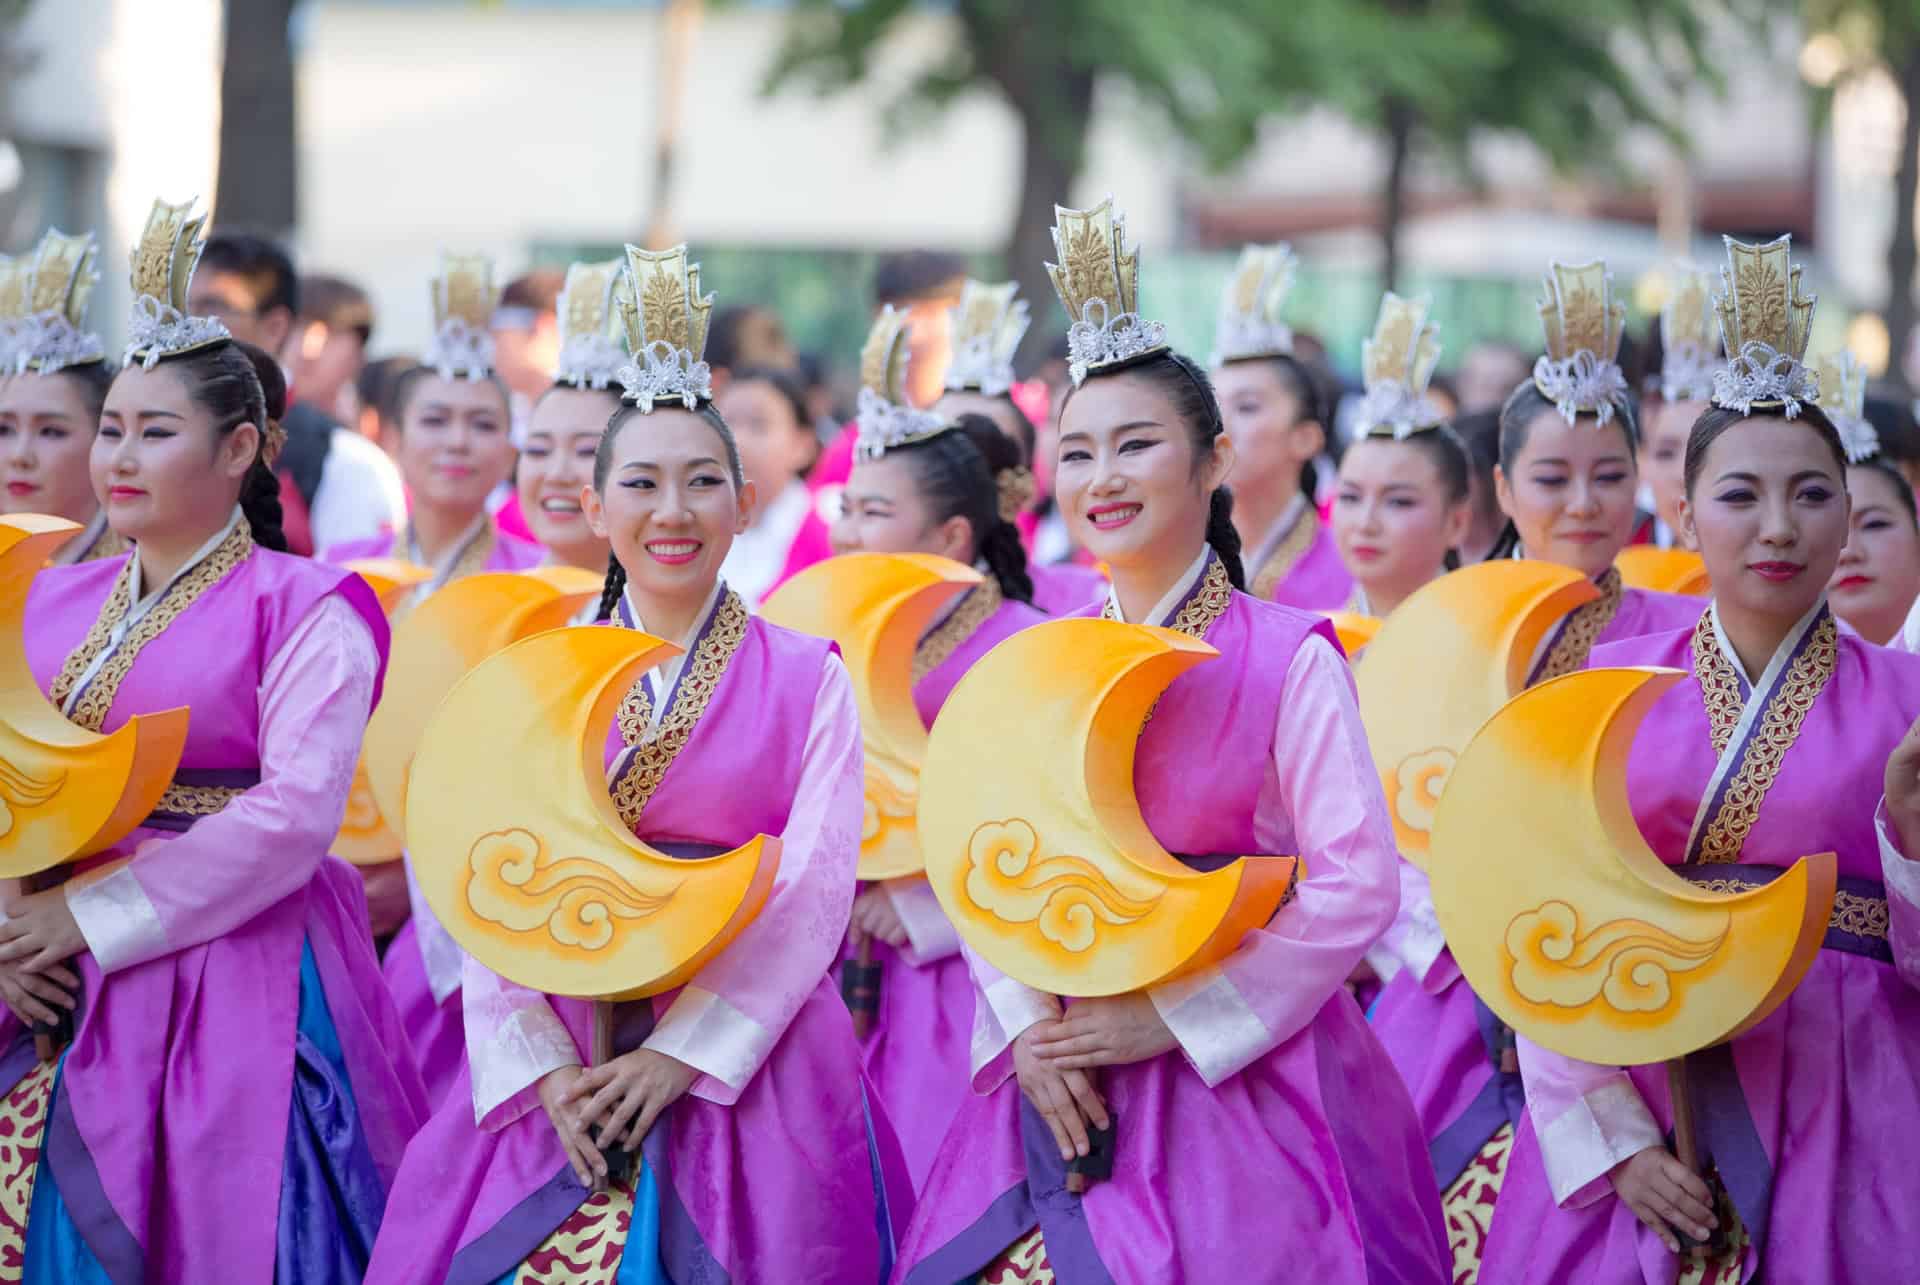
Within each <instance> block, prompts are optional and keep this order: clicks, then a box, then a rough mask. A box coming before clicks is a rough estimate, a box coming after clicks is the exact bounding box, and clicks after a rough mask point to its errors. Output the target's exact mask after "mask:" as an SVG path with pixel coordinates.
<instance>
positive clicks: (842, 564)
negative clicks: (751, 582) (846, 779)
mask: <svg viewBox="0 0 1920 1285" xmlns="http://www.w3.org/2000/svg"><path fill="white" fill-rule="evenodd" d="M981 579H982V577H981V575H980V573H979V572H978V571H975V570H974V569H973V568H972V567H969V566H965V565H963V564H961V563H958V562H955V561H953V560H952V559H951V558H942V557H938V556H936V555H934V554H928V553H848V554H843V555H841V556H840V557H837V558H829V559H827V560H826V561H825V562H816V563H814V564H813V565H812V566H810V567H808V568H807V569H806V570H804V571H802V572H801V573H800V574H798V575H796V576H794V577H793V578H792V579H791V580H789V581H787V582H786V583H785V584H783V585H781V586H780V587H779V588H778V589H776V590H774V591H773V593H772V594H771V595H770V596H769V597H768V598H767V600H766V601H765V602H764V603H762V604H761V607H760V614H761V616H762V617H763V618H765V619H766V620H769V621H771V622H772V623H774V624H776V625H784V626H785V627H786V628H788V629H797V630H799V631H800V632H801V633H806V634H812V635H814V636H815V637H816V638H830V639H832V640H833V641H834V642H835V643H837V644H839V647H840V657H841V659H842V660H844V661H845V662H846V665H847V676H848V677H849V678H850V679H851V680H852V682H853V694H854V698H855V700H856V701H857V702H858V704H859V707H860V736H861V742H862V745H863V748H864V749H865V750H866V781H865V784H866V796H867V808H866V819H865V823H864V825H863V827H862V830H861V835H860V865H859V870H858V872H857V873H858V874H859V877H860V878H862V879H896V878H899V877H900V876H902V875H911V874H918V873H920V871H921V869H922V868H923V863H922V862H921V859H920V838H919V835H918V834H917V833H916V831H915V827H914V803H915V800H916V798H917V797H918V795H919V793H920V764H921V762H922V761H923V760H924V759H925V757H926V753H927V729H926V726H925V725H924V724H923V723H921V721H920V714H919V711H918V710H917V709H915V707H914V704H913V654H914V651H915V649H916V648H917V647H918V646H919V644H920V636H921V635H922V634H924V633H925V632H926V630H927V626H928V625H929V624H930V623H932V621H933V618H934V616H935V615H936V614H937V613H938V612H939V610H940V608H942V607H944V606H945V605H946V604H948V603H950V602H952V601H953V600H954V599H955V598H957V597H959V596H960V595H961V594H962V593H965V592H966V591H967V590H968V589H970V588H972V587H973V586H974V585H977V584H979V583H980V582H981Z"/></svg>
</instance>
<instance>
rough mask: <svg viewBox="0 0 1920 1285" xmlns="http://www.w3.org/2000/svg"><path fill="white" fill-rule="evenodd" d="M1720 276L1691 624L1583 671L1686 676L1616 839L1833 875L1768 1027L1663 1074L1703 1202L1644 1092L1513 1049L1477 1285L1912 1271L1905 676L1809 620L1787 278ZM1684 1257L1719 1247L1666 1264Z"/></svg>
mask: <svg viewBox="0 0 1920 1285" xmlns="http://www.w3.org/2000/svg"><path fill="white" fill-rule="evenodd" d="M1733 249H1734V250H1735V251H1736V252H1739V254H1738V257H1748V258H1750V262H1751V266H1750V268H1749V269H1747V270H1742V271H1741V272H1739V273H1738V274H1737V275H1735V276H1734V277H1733V278H1732V279H1733V280H1735V281H1737V282H1738V283H1739V286H1738V293H1737V294H1736V295H1735V299H1736V300H1737V304H1735V305H1733V306H1735V307H1737V313H1736V314H1735V316H1736V320H1735V321H1734V322H1733V325H1732V326H1730V327H1729V328H1730V330H1731V331H1732V333H1730V334H1729V335H1728V348H1729V349H1730V350H1731V351H1732V352H1734V353H1735V355H1736V358H1735V362H1734V364H1733V366H1732V368H1731V369H1730V370H1729V371H1728V372H1726V373H1725V374H1723V375H1722V376H1721V378H1719V379H1718V380H1716V381H1715V385H1714V398H1713V402H1714V404H1713V409H1711V410H1709V411H1708V412H1707V413H1706V414H1705V415H1703V416H1701V418H1700V420H1699V422H1697V423H1696V424H1695V425H1694V427H1693V432H1692V434H1691V436H1690V437H1689V438H1688V441H1687V452H1686V477H1685V488H1686V489H1685V502H1684V505H1683V507H1682V508H1681V509H1680V511H1679V517H1680V521H1681V525H1682V530H1683V533H1684V534H1685V535H1686V536H1688V537H1689V541H1690V543H1691V544H1692V545H1693V546H1694V547H1696V548H1698V549H1699V550H1700V553H1701V556H1702V557H1704V558H1705V559H1706V563H1707V569H1708V571H1709V572H1710V573H1711V575H1712V578H1713V586H1714V599H1713V604H1712V607H1711V609H1710V610H1708V611H1707V612H1706V613H1705V614H1704V615H1702V616H1701V618H1700V619H1699V620H1698V621H1697V622H1696V623H1695V624H1694V625H1693V626H1691V627H1688V628H1684V629H1678V630H1672V631H1666V632H1661V633H1656V634H1649V635H1646V636H1644V637H1640V638H1636V639H1631V640H1628V641H1624V642H1620V643H1615V644H1613V645H1611V646H1607V647H1601V648H1597V649H1596V650H1595V652H1594V654H1593V656H1592V658H1591V661H1590V663H1591V664H1593V665H1609V666H1612V665H1662V666H1670V667H1672V668H1676V669H1680V670H1683V671H1685V672H1686V673H1687V675H1688V677H1687V678H1686V679H1685V680H1683V681H1682V682H1680V683H1679V684H1678V685H1676V686H1675V687H1674V688H1672V689H1671V690H1670V691H1668V692H1667V693H1666V694H1665V695H1664V696H1662V697H1661V698H1660V700H1659V701H1658V702H1657V703H1656V704H1655V705H1654V706H1653V708H1652V710H1651V711H1650V712H1649V713H1648V715H1647V718H1646V721H1645V722H1644V723H1643V724H1642V725H1641V727H1640V729H1639V732H1638V734H1637V735H1636V737H1635V739H1634V745H1633V749H1632V752H1631V754H1630V756H1629V758H1628V763H1627V794H1628V798H1629V801H1630V802H1631V804H1632V807H1633V815H1634V820H1635V821H1636V822H1637V823H1638V825H1639V828H1640V832H1641V834H1642V835H1643V836H1644V837H1645V839H1646V841H1647V843H1648V845H1649V846H1650V847H1651V848H1652V849H1653V851H1654V853H1655V854H1656V855H1657V856H1659V857H1660V859H1661V860H1662V861H1664V862H1666V863H1667V864H1668V865H1670V866H1672V867H1674V869H1675V870H1676V872H1677V873H1679V874H1681V875H1682V876H1684V877H1685V878H1687V879H1689V880H1691V881H1693V882H1696V883H1700V884H1703V885H1705V886H1708V887H1715V888H1745V887H1753V886H1757V885H1760V884H1764V883H1766V882H1768V881H1769V880H1771V879H1772V878H1774V877H1775V876H1777V875H1779V874H1780V873H1781V872H1782V871H1783V870H1784V869H1785V868H1786V867H1787V866H1789V865H1791V864H1792V863H1793V862H1794V861H1796V860H1797V859H1798V858H1800V857H1801V856H1804V855H1807V854H1810V853H1817V852H1829V851H1830V852H1833V853H1834V854H1835V855H1836V856H1837V857H1838V861H1839V875H1840V879H1839V893H1838V896H1837V898H1836V900H1835V903H1834V910H1833V915H1832V918H1831V920H1830V922H1829V925H1828V929H1827V933H1826V938H1825V941H1824V943H1823V948H1822V949H1821V950H1820V951H1819V953H1818V955H1817V957H1816V958H1815V960H1814V962H1813V966H1812V968H1811V970H1810V971H1809V972H1808V973H1807V975H1806V976H1805V978H1804V979H1802V981H1801V982H1800V984H1799V986H1798V987H1797V988H1796V989H1795V990H1794V991H1793V992H1792V994H1791V995H1789V996H1788V997H1787V999H1786V1001H1785V1002H1784V1003H1782V1004H1781V1005H1780V1006H1779V1007H1778V1008H1777V1009H1775V1010H1774V1011H1773V1012H1772V1014H1770V1015H1769V1016H1768V1017H1767V1018H1766V1019H1764V1020H1763V1021H1761V1022H1760V1023H1759V1024H1758V1025H1757V1026H1755V1027H1754V1028H1753V1029H1751V1030H1749V1031H1747V1032H1745V1033H1744V1034H1742V1035H1740V1036H1738V1037H1736V1038H1735V1039H1733V1040H1732V1041H1730V1042H1728V1043H1726V1044H1722V1045H1718V1046H1716V1047H1714V1048H1711V1049H1707V1050H1705V1051H1704V1052H1702V1053H1699V1054H1695V1055H1691V1056H1689V1057H1688V1059H1687V1065H1688V1074H1689V1076H1690V1077H1691V1078H1690V1088H1689V1092H1690V1096H1691V1097H1692V1099H1693V1102H1694V1108H1695V1113H1696V1120H1697V1128H1696V1135H1697V1137H1698V1138H1699V1140H1700V1145H1701V1150H1702V1160H1703V1163H1704V1164H1705V1165H1706V1166H1707V1167H1708V1168H1709V1170H1710V1173H1711V1179H1709V1178H1703V1177H1702V1176H1701V1174H1698V1173H1695V1172H1693V1171H1691V1170H1689V1169H1687V1168H1686V1167H1684V1166H1683V1165H1681V1164H1680V1162H1679V1161H1678V1160H1676V1159H1675V1158H1674V1155H1673V1151H1672V1148H1671V1143H1670V1141H1669V1139H1670V1137H1671V1134H1670V1132H1669V1131H1670V1129H1671V1127H1672V1117H1671V1112H1670V1105H1669V1101H1668V1096H1667V1078H1666V1070H1665V1068H1664V1066H1652V1067H1645V1066H1635V1067H1627V1068H1621V1067H1616V1066H1594V1065H1591V1064H1588V1063H1584V1062H1576V1061H1574V1060H1572V1059H1569V1058H1565V1057H1561V1056H1558V1055H1555V1054H1551V1053H1548V1052H1546V1051H1545V1050H1543V1049H1540V1048H1538V1047H1536V1046H1534V1045H1532V1044H1530V1043H1529V1042H1527V1041H1525V1040H1522V1041H1521V1042H1520V1048H1519V1053H1520V1066H1521V1072H1522V1074H1523V1075H1524V1077H1525V1079H1526V1088H1527V1114H1528V1116H1529V1117H1530V1127H1528V1128H1525V1129H1522V1130H1521V1131H1520V1135H1519V1139H1518V1141H1517V1143H1516V1145H1515V1147H1514V1151H1513V1156H1512V1160H1511V1165H1510V1168H1509V1172H1508V1175H1507V1181H1506V1186H1505V1189H1504V1190H1503V1191H1502V1193H1501V1202H1500V1216H1499V1218H1498V1219H1497V1220H1496V1221H1495V1223H1494V1227H1493V1236H1492V1238H1491V1240H1490V1241H1489V1243H1488V1246H1487V1253H1486V1259H1485V1262H1484V1265H1483V1267H1482V1271H1481V1279H1482V1280H1484V1281H1497V1282H1531V1281H1538V1280H1571V1279H1576V1278H1577V1279H1579V1280H1582V1281H1593V1282H1596V1283H1597V1285H1616V1283H1617V1285H1640V1283H1641V1282H1646V1283H1647V1285H1652V1283H1653V1282H1660V1283H1661V1285H1666V1283H1667V1282H1671V1281H1673V1280H1675V1278H1676V1276H1678V1278H1679V1280H1681V1281H1682V1282H1688V1283H1689V1285H1691V1282H1696V1281H1701V1282H1727V1283H1731V1282H1738V1281H1752V1280H1770V1281H1836V1282H1837V1281H1880V1280H1890V1279H1895V1278H1897V1277H1898V1276H1900V1275H1901V1274H1902V1272H1903V1270H1904V1269H1903V1268H1902V1267H1901V1266H1900V1265H1898V1264H1899V1262H1901V1261H1903V1260H1900V1259H1899V1257H1898V1256H1899V1255H1901V1254H1902V1253H1904V1252H1905V1251H1906V1249H1907V1248H1908V1247H1910V1246H1913V1245H1916V1244H1920V1170H1917V1169H1916V1168H1915V1166H1914V1165H1913V1162H1912V1154H1911V1152H1910V1150H1909V1148H1908V1143H1909V1142H1910V1141H1911V1140H1912V1139H1913V1138H1914V1137H1915V1136H1916V1133H1917V1132H1920V1078H1917V1077H1916V1074H1915V1071H1914V1068H1915V1067H1916V1066H1920V994H1917V993H1916V991H1915V986H1916V985H1920V935H1916V933H1920V864H1917V863H1915V862H1914V861H1913V860H1911V859H1910V854H1915V853H1920V729H1917V730H1909V729H1910V725H1911V724H1912V722H1913V720H1914V719H1915V717H1916V716H1920V660H1916V659H1915V658H1913V657H1911V656H1907V655H1905V654H1902V653H1898V652H1893V651H1888V650H1886V649H1883V648H1880V647H1875V646H1873V645H1871V644H1869V643H1866V642H1863V641H1862V640H1861V639H1860V638H1858V637H1857V636H1855V635H1853V634H1850V633H1848V632H1847V631H1845V630H1843V629H1841V628H1839V627H1838V625H1837V624H1836V622H1835V620H1834V617H1833V614H1832V612H1831V610H1830V609H1829V608H1828V605H1827V602H1826V594H1825V588H1826V585H1827V582H1828V577H1829V576H1830V575H1831V574H1832V572H1833V568H1834V566H1835V564H1836V563H1837V561H1838V559H1839V557H1840V551H1841V548H1842V546H1843V545H1844V544H1845V543H1846V539H1847V511H1848V499H1847V489H1846V469H1847V456H1846V452H1845V450H1844V448H1843V447H1842V444H1841V440H1840V438H1839V436H1838V434H1837V433H1836V432H1835V429H1834V426H1833V423H1832V421H1831V420H1830V419H1829V417H1828V416H1827V414H1826V413H1825V412H1824V411H1823V410H1822V409H1821V408H1820V407H1819V406H1818V405H1816V404H1814V402H1813V390H1812V387H1811V383H1812V381H1811V380H1810V379H1809V378H1808V372H1807V370H1806V368H1805V367H1804V366H1802V365H1801V364H1800V357H1801V347H1802V345H1804V343H1805V333H1806V332H1805V321H1804V320H1803V319H1802V318H1801V314H1806V315H1808V316H1810V314H1811V312H1812V301H1811V300H1809V299H1804V298H1801V297H1800V295H1799V291H1798V283H1797V275H1798V273H1797V270H1794V272H1793V277H1792V279H1791V284H1790V283H1789V281H1790V279H1789V276H1788V269H1787V247H1786V244H1785V241H1784V239H1783V240H1782V241H1780V242H1775V243H1773V244H1772V245H1770V246H1765V247H1745V246H1738V245H1735V246H1734V247H1733ZM1736 261H1737V260H1736ZM1769 281H1771V283H1772V284H1773V285H1774V287H1776V289H1777V291H1778V293H1777V295H1776V296H1775V297H1776V298H1779V299H1782V300H1784V301H1786V306H1785V307H1779V308H1777V309H1768V308H1763V307H1761V306H1758V305H1759V304H1761V303H1763V302H1764V299H1760V298H1756V297H1755V296H1754V295H1753V294H1752V293H1750V291H1757V290H1761V289H1763V288H1764V287H1765V286H1766V285H1767V284H1768V282H1769ZM1722 315H1723V321H1724V320H1725V319H1726V316H1727V314H1726V311H1725V310H1724V309H1723V313H1722ZM1769 316H1772V317H1775V318H1779V319H1781V320H1782V321H1784V319H1785V318H1786V317H1788V316H1792V317H1794V318H1795V320H1794V321H1793V322H1792V323H1790V324H1791V329H1789V328H1788V326H1787V325H1784V324H1782V325H1774V326H1771V327H1769V326H1768V319H1769ZM1735 327H1737V328H1735ZM1796 331H1797V334H1796V333H1795V332H1796ZM1759 344H1764V345H1765V347H1766V353H1765V354H1764V356H1758V355H1756V353H1757V348H1756V347H1754V346H1756V345H1759ZM1883 788H1884V796H1883V793H1882V792H1883ZM1681 1235H1686V1236H1689V1237H1692V1238H1696V1239H1700V1240H1706V1239H1707V1238H1708V1237H1710V1236H1714V1237H1716V1238H1717V1239H1718V1240H1721V1241H1724V1242H1725V1243H1724V1244H1715V1245H1713V1246H1712V1247H1710V1248H1709V1249H1708V1250H1707V1251H1706V1252H1705V1253H1704V1254H1703V1255H1702V1254H1679V1253H1677V1250H1678V1248H1679V1237H1680V1236H1681Z"/></svg>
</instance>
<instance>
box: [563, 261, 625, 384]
mask: <svg viewBox="0 0 1920 1285" xmlns="http://www.w3.org/2000/svg"><path fill="white" fill-rule="evenodd" d="M624 266H625V262H624V260H621V259H606V260H603V261H602V262H599V263H575V264H571V265H569V266H568V268H567V281H566V285H565V286H564V287H563V288H562V289H561V291H560V304H559V308H558V309H557V313H558V320H559V325H560V360H559V362H558V364H557V369H556V371H555V374H554V382H556V383H561V384H571V385H573V386H574V387H575V388H607V387H610V386H611V385H612V384H613V382H614V381H615V380H616V379H617V378H618V377H619V373H620V367H621V366H622V365H624V364H625V363H626V360H627V350H626V347H625V345H624V344H623V343H622V342H621V337H622V336H623V335H624V333H625V330H624V323H623V321H622V319H621V316H620V309H619V307H618V305H617V303H616V298H615V296H616V294H617V293H618V287H619V285H620V280H621V270H622V268H623V267H624Z"/></svg>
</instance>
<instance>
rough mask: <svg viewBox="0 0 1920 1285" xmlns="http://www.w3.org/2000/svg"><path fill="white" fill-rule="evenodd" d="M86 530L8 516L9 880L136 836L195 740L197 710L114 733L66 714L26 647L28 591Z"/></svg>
mask: <svg viewBox="0 0 1920 1285" xmlns="http://www.w3.org/2000/svg"><path fill="white" fill-rule="evenodd" d="M79 529H80V528H79V527H78V526H76V525H75V524H74V523H72V522H69V521H67V520H66V519H65V518H56V517H48V516H46V515H44V514H38V513H21V514H14V515H11V516H7V517H0V876H4V877H7V878H19V877H21V876H23V875H30V874H38V873H39V872H40V871H42V870H47V869H51V868H52V867H54V866H57V865H60V864H61V863H63V862H67V861H72V860H73V859H74V858H76V857H86V856H91V855H93V854H94V853H96V852H104V851H106V850H107V849H108V848H111V847H112V846H113V845H114V844H116V843H118V842H119V841H120V840H121V839H124V838H126V836H127V834H128V833H129V832H130V831H131V830H132V829H133V828H134V827H135V826H137V825H139V824H140V822H141V821H142V820H144V819H145V818H146V816H147V814H148V813H149V812H152V811H153V809H154V807H155V806H156V805H157V804H158V803H159V802H160V796H161V795H163V794H165V793H166V790H167V786H168V785H169V784H171V783H172V781H173V773H174V769H175V768H177V767H179V765H180V751H181V749H182V748H183V747H184V746H185V745H186V742H187V711H186V710H185V709H184V708H182V709H169V710H163V711H161V712H159V713H157V714H136V715H134V716H133V717H132V718H130V719H128V720H127V722H126V725H125V726H124V727H121V728H120V729H119V730H117V731H114V732H110V733H108V734H107V735H105V736H101V735H98V734H97V733H94V732H90V731H88V730H87V729H86V728H84V727H81V726H79V725H78V724H76V723H71V722H68V721H67V717H66V715H64V714H62V713H61V712H60V711H59V709H58V708H56V707H55V706H54V704H53V702H52V701H49V700H48V699H47V698H46V695H45V694H44V693H43V692H42V691H41V690H40V684H39V683H37V682H35V681H34V678H33V670H32V668H31V667H30V666H29V665H28V664H27V656H26V652H25V650H24V644H25V639H26V615H27V591H28V589H30V588H31V587H32V585H33V578H34V576H36V575H38V574H39V572H40V569H41V568H42V567H44V566H45V565H46V564H47V559H48V558H51V557H52V556H53V555H54V552H55V551H56V550H58V549H59V547H60V545H61V544H62V543H64V542H65V541H66V540H67V538H68V537H69V536H71V535H72V534H73V533H74V532H75V531H78V530H79Z"/></svg>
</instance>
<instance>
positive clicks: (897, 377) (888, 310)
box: [853, 304, 954, 460]
mask: <svg viewBox="0 0 1920 1285" xmlns="http://www.w3.org/2000/svg"><path fill="white" fill-rule="evenodd" d="M907 361H908V349H907V314H906V313H904V312H901V311H899V310H898V309H896V308H895V307H894V306H893V305H892V304H888V305H887V306H886V307H884V308H882V309H881V310H880V315H879V316H877V317H875V318H874V319H873V325H872V327H871V328H870V329H868V331H867V342H866V344H865V345H864V346H863V347H862V348H861V349H860V395H859V398H858V400H857V401H856V403H855V406H854V425H855V427H856V429H857V430H858V432H857V435H856V436H855V438H854V448H853V449H854V453H855V454H856V455H858V456H859V457H860V458H861V459H868V460H877V459H879V458H880V457H881V456H882V455H885V454H886V453H887V452H888V451H890V450H894V449H895V448H897V447H901V446H906V445H908V444H909V443H911V442H924V441H925V440H927V439H928V438H929V437H934V436H937V435H938V434H940V433H944V432H946V431H947V430H948V429H950V428H952V427H954V425H952V424H949V423H947V421H945V420H944V419H942V418H941V417H940V416H938V415H935V414H934V413H932V412H931V411H923V410H917V409H915V408H914V406H913V404H912V403H911V402H909V401H908V400H907Z"/></svg>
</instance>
